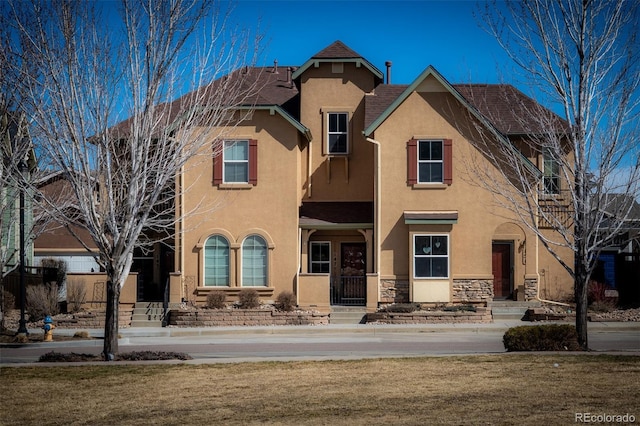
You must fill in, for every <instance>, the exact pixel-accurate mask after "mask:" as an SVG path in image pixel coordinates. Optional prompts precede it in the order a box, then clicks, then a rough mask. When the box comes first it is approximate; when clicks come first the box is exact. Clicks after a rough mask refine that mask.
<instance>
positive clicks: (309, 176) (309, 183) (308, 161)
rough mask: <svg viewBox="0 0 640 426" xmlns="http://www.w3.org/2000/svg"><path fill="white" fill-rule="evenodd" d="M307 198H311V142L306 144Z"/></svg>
mask: <svg viewBox="0 0 640 426" xmlns="http://www.w3.org/2000/svg"><path fill="white" fill-rule="evenodd" d="M307 197H309V198H311V141H309V143H308V144H307Z"/></svg>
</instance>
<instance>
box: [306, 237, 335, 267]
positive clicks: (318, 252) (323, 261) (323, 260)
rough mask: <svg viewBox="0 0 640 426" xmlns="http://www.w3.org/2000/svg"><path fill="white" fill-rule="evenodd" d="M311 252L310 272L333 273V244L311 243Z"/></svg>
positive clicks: (323, 242)
mask: <svg viewBox="0 0 640 426" xmlns="http://www.w3.org/2000/svg"><path fill="white" fill-rule="evenodd" d="M309 252H310V254H309V272H311V273H312V274H328V273H329V272H331V243H329V242H325V241H311V243H310V249H309Z"/></svg>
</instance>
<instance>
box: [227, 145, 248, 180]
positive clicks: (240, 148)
mask: <svg viewBox="0 0 640 426" xmlns="http://www.w3.org/2000/svg"><path fill="white" fill-rule="evenodd" d="M222 157H223V162H224V166H223V167H224V173H223V182H224V183H248V182H249V141H224V150H223V152H222Z"/></svg>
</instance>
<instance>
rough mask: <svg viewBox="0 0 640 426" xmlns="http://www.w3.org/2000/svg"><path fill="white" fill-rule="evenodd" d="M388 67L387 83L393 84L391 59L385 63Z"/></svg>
mask: <svg viewBox="0 0 640 426" xmlns="http://www.w3.org/2000/svg"><path fill="white" fill-rule="evenodd" d="M384 65H385V66H386V67H387V84H391V61H387V62H385V63H384Z"/></svg>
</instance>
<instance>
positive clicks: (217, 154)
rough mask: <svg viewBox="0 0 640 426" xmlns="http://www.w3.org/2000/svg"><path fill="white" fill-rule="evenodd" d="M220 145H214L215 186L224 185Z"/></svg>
mask: <svg viewBox="0 0 640 426" xmlns="http://www.w3.org/2000/svg"><path fill="white" fill-rule="evenodd" d="M218 145H220V144H217V143H214V144H213V149H214V151H213V184H214V185H221V184H222V146H218Z"/></svg>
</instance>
